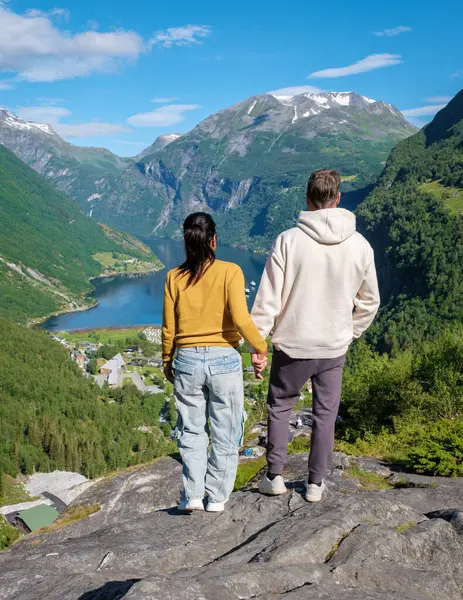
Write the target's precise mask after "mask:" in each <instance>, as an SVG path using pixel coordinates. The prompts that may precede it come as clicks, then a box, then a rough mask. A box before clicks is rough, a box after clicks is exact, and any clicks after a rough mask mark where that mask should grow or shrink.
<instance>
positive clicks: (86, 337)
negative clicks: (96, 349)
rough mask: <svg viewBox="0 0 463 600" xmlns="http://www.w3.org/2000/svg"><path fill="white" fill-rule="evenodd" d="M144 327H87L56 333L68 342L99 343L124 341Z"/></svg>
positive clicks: (134, 336) (133, 336)
mask: <svg viewBox="0 0 463 600" xmlns="http://www.w3.org/2000/svg"><path fill="white" fill-rule="evenodd" d="M143 329H144V327H127V328H124V329H111V328H106V329H87V330H84V331H60V332H59V333H58V334H57V335H59V336H60V337H62V338H64V339H65V340H67V341H68V342H100V343H101V344H109V343H110V342H111V344H115V343H117V342H125V340H126V339H127V338H130V339H133V338H136V337H138V333H139V332H140V331H142V330H143Z"/></svg>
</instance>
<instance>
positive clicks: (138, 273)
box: [89, 265, 166, 281]
mask: <svg viewBox="0 0 463 600" xmlns="http://www.w3.org/2000/svg"><path fill="white" fill-rule="evenodd" d="M165 268H166V265H162V267H159V268H158V269H147V270H146V271H133V272H131V273H118V272H117V271H114V272H113V273H102V274H101V275H96V276H95V277H91V278H90V279H89V281H95V280H96V279H109V278H111V277H133V276H134V275H149V274H150V273H158V272H159V271H162V270H163V269H165Z"/></svg>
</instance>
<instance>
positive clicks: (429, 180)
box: [357, 91, 463, 352]
mask: <svg viewBox="0 0 463 600" xmlns="http://www.w3.org/2000/svg"><path fill="white" fill-rule="evenodd" d="M462 209H463V91H462V92H460V93H459V94H458V95H457V96H456V97H455V98H454V99H453V100H452V101H451V102H450V103H449V104H448V106H447V107H446V108H444V109H443V110H442V111H440V112H439V113H438V114H437V115H436V117H435V118H434V120H433V121H432V123H430V124H429V125H428V126H426V127H425V128H424V129H423V130H421V131H420V132H418V133H417V134H415V135H414V136H412V137H410V138H408V139H406V140H404V141H403V142H401V143H399V144H398V146H397V147H396V149H395V150H394V151H393V152H392V153H391V156H390V158H389V160H388V162H387V165H386V168H385V170H384V172H383V174H382V175H381V177H380V179H379V181H378V184H377V186H376V187H375V189H374V190H373V192H372V193H371V194H370V195H369V196H368V198H367V199H366V200H365V201H364V202H363V203H362V204H361V205H360V206H359V208H358V211H357V212H358V216H359V224H360V227H361V228H362V229H363V230H364V232H365V233H366V235H367V237H368V238H369V239H370V240H371V241H372V243H373V246H374V248H375V254H376V261H377V266H378V276H379V281H380V288H381V295H382V300H383V306H382V309H381V312H380V315H379V318H378V319H377V321H376V324H375V325H374V327H373V328H372V331H371V334H370V340H371V341H372V342H373V343H374V345H376V347H378V348H379V349H380V350H388V351H392V352H395V351H397V350H399V349H403V348H408V347H413V346H416V345H417V344H419V343H421V342H422V341H423V340H425V339H428V338H432V337H433V336H434V335H435V334H436V333H438V332H439V331H440V330H441V329H442V327H443V326H445V325H451V324H452V323H456V322H463V272H462V271H463V270H462V265H463V217H462V216H461V215H460V213H461V212H462Z"/></svg>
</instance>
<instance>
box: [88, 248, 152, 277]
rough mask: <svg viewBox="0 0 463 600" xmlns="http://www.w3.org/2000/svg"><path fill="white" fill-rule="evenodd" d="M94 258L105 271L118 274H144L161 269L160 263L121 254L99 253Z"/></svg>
mask: <svg viewBox="0 0 463 600" xmlns="http://www.w3.org/2000/svg"><path fill="white" fill-rule="evenodd" d="M93 258H94V259H95V260H96V261H97V262H99V263H100V265H101V266H102V267H104V269H105V271H106V270H108V271H114V272H116V273H143V272H145V271H154V270H157V269H159V263H158V262H149V261H145V260H140V259H138V258H134V257H133V256H130V255H128V254H121V253H119V252H97V253H96V254H94V255H93Z"/></svg>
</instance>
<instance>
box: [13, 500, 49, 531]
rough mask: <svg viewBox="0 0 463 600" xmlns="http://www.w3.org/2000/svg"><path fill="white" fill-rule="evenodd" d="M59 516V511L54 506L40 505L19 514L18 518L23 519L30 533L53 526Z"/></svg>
mask: <svg viewBox="0 0 463 600" xmlns="http://www.w3.org/2000/svg"><path fill="white" fill-rule="evenodd" d="M58 516H59V513H58V511H57V510H56V508H53V506H48V505H47V504H40V506H34V507H33V508H28V509H27V510H23V511H22V512H20V513H19V515H18V518H19V519H21V521H23V522H24V523H25V525H26V526H27V528H28V529H29V530H30V531H37V529H41V528H42V527H46V526H47V525H51V524H52V523H53V522H54V521H55V520H56V519H57V518H58Z"/></svg>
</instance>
